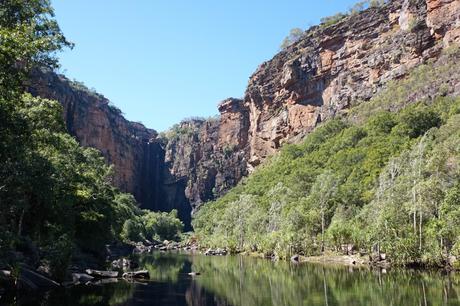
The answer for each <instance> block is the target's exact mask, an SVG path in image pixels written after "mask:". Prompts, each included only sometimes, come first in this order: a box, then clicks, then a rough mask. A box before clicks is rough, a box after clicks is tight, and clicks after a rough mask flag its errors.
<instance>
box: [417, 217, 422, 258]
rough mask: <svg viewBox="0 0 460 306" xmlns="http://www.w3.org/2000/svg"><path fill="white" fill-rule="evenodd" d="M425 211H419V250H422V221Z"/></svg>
mask: <svg viewBox="0 0 460 306" xmlns="http://www.w3.org/2000/svg"><path fill="white" fill-rule="evenodd" d="M422 214H423V212H422V211H421V210H420V212H419V217H420V219H419V223H418V233H419V246H418V248H419V251H420V252H422V222H423V215H422Z"/></svg>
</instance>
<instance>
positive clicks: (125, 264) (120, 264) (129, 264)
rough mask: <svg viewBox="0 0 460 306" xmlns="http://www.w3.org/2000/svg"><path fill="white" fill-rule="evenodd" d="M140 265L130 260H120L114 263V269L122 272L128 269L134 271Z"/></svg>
mask: <svg viewBox="0 0 460 306" xmlns="http://www.w3.org/2000/svg"><path fill="white" fill-rule="evenodd" d="M138 266H139V265H138V264H137V263H136V262H133V261H132V260H130V259H127V258H120V259H118V260H114V261H112V268H114V269H121V270H126V269H134V268H137V267H138Z"/></svg>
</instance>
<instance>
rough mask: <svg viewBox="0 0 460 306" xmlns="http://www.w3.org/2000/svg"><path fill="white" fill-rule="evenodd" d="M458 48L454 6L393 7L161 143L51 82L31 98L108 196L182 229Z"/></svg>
mask: <svg viewBox="0 0 460 306" xmlns="http://www.w3.org/2000/svg"><path fill="white" fill-rule="evenodd" d="M458 43H460V1H459V0H394V1H391V2H390V3H389V4H387V5H385V6H383V7H378V8H371V9H368V10H366V11H364V12H362V13H359V14H356V15H353V16H350V17H347V18H344V19H342V20H341V21H340V22H338V23H336V24H334V25H331V26H329V27H321V26H316V27H313V28H311V29H310V30H308V31H307V32H305V34H304V36H303V37H302V38H301V39H300V40H299V41H298V42H296V43H294V44H293V45H291V46H289V47H288V48H287V49H286V50H283V51H281V52H280V53H278V54H277V55H275V56H274V57H273V59H271V60H270V61H267V62H265V63H263V64H261V65H260V66H259V68H258V69H257V71H256V72H255V73H254V74H253V75H252V76H251V77H250V80H249V84H248V87H247V90H246V93H245V95H244V97H243V99H242V100H239V99H232V98H231V99H227V100H225V101H223V102H222V103H221V104H220V105H219V112H220V117H219V118H217V119H212V120H191V121H187V122H182V123H180V124H179V125H178V133H176V134H175V135H174V136H173V137H170V138H158V137H157V134H156V132H155V131H153V130H150V129H147V128H145V127H144V126H142V125H140V124H137V123H132V122H128V121H127V120H125V119H124V118H123V116H122V115H121V114H120V112H119V111H117V110H116V109H114V108H113V107H110V106H109V104H108V101H107V100H106V99H105V98H103V97H101V96H98V95H95V94H91V93H87V92H84V91H82V90H76V89H72V88H70V87H69V84H68V81H66V80H63V79H62V78H60V77H58V76H56V75H52V74H49V75H45V76H41V77H39V78H38V79H39V81H38V82H37V84H36V86H34V88H32V90H31V91H32V92H33V93H35V94H39V95H42V96H45V97H49V98H54V99H57V100H59V101H60V102H61V103H62V104H63V106H64V112H65V113H64V118H65V119H66V122H67V127H68V130H69V132H70V133H72V134H73V135H75V136H76V137H77V139H78V140H79V141H80V142H81V143H82V144H83V145H86V146H92V147H95V148H98V149H99V150H100V151H101V152H102V154H103V155H104V156H105V158H106V159H107V161H108V162H109V163H113V164H114V166H115V183H116V185H117V186H118V187H120V188H121V189H122V190H124V191H128V192H132V193H134V194H135V195H136V197H137V198H138V199H139V201H140V202H142V203H143V205H144V207H147V208H151V209H155V210H170V209H172V208H178V209H179V211H180V212H181V214H182V218H183V219H184V220H189V219H190V212H191V210H192V209H193V208H195V207H197V206H198V205H200V204H201V203H203V202H205V201H208V200H210V199H213V198H215V197H217V196H220V195H222V194H223V193H225V192H226V191H227V190H228V189H229V188H231V187H233V186H235V185H236V184H237V183H238V182H239V181H240V180H241V178H242V177H243V176H245V175H247V174H248V172H250V171H252V169H253V168H254V167H255V166H257V165H258V164H260V163H261V162H262V161H263V160H264V159H265V158H266V157H267V156H269V155H271V154H273V153H275V152H276V151H277V150H279V148H280V147H281V146H282V145H283V144H284V143H289V142H296V141H299V140H300V139H302V138H303V137H304V136H305V135H307V134H308V133H309V132H310V131H312V130H313V129H314V128H315V127H316V126H317V124H318V123H319V122H322V121H324V120H327V119H328V118H331V117H334V116H336V115H338V114H340V113H342V112H344V111H346V110H347V108H348V107H349V106H350V103H351V102H356V101H362V103H365V101H366V100H369V99H370V98H371V97H372V96H373V95H374V94H375V93H377V92H378V91H379V90H381V89H382V88H384V87H385V84H386V83H387V82H388V81H391V80H394V79H399V78H404V76H405V75H406V74H407V73H408V72H409V71H410V70H411V69H413V68H414V67H416V66H418V65H420V64H422V63H425V62H427V61H428V60H436V59H437V58H438V57H439V55H440V54H441V51H442V50H443V49H445V48H447V47H449V46H451V45H453V44H458ZM450 85H452V86H453V87H455V86H457V85H455V84H450ZM450 85H449V86H450ZM458 87H459V90H460V84H458ZM187 218H188V219H187Z"/></svg>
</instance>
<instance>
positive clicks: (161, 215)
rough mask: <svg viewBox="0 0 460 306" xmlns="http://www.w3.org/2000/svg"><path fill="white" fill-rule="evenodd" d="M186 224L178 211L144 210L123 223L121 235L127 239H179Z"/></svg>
mask: <svg viewBox="0 0 460 306" xmlns="http://www.w3.org/2000/svg"><path fill="white" fill-rule="evenodd" d="M183 227H184V224H183V223H182V221H180V220H179V218H178V217H177V211H176V210H175V209H174V210H172V211H171V212H152V211H147V210H143V211H140V212H139V213H138V214H137V215H136V216H135V217H131V218H129V219H127V220H126V221H125V223H124V224H123V228H122V232H121V237H122V239H123V240H125V241H134V242H139V241H143V240H145V239H147V240H152V239H153V240H160V241H163V240H178V239H179V236H180V234H181V232H182V229H183Z"/></svg>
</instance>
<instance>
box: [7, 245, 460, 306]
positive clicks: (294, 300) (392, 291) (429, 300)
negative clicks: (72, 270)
mask: <svg viewBox="0 0 460 306" xmlns="http://www.w3.org/2000/svg"><path fill="white" fill-rule="evenodd" d="M139 262H140V265H141V267H143V268H146V269H148V270H149V272H150V277H151V280H150V281H148V282H139V283H128V282H126V281H122V280H120V281H118V282H116V283H109V284H100V285H80V286H76V287H72V288H68V289H59V290H55V291H51V292H48V293H46V294H42V295H39V296H34V295H30V294H28V295H23V296H19V297H15V298H11V297H10V298H9V299H7V300H3V301H2V300H0V305H33V306H35V305H43V306H63V305H129V306H141V305H163V306H168V305H194V306H198V305H209V306H210V305H234V306H238V305H244V306H258V305H261V306H262V305H263V306H268V305H277V306H281V305H289V306H291V305H293V306H296V305H326V306H332V305H346V306H348V305H350V306H351V305H353V306H360V305H372V306H379V305H385V306H386V305H422V306H425V305H460V275H458V274H445V273H442V272H439V271H424V272H420V271H410V270H390V271H387V272H385V271H381V270H370V269H368V268H349V267H343V266H323V265H321V264H301V265H296V264H291V263H288V262H271V261H269V260H264V259H257V258H250V257H244V256H225V257H209V256H203V255H187V254H180V253H159V252H158V253H154V254H152V255H148V256H143V257H140V258H139ZM191 271H195V272H200V273H201V274H200V275H198V276H194V277H192V276H189V275H188V273H189V272H191Z"/></svg>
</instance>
